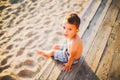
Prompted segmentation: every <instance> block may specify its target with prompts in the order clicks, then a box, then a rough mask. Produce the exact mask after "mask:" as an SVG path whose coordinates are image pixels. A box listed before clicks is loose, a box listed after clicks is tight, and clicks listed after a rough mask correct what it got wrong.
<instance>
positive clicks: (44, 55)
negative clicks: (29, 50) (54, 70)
mask: <svg viewBox="0 0 120 80" xmlns="http://www.w3.org/2000/svg"><path fill="white" fill-rule="evenodd" d="M38 54H40V55H42V56H43V57H44V58H45V59H46V60H48V58H49V55H47V53H45V52H44V51H38Z"/></svg>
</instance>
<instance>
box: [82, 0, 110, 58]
mask: <svg viewBox="0 0 120 80" xmlns="http://www.w3.org/2000/svg"><path fill="white" fill-rule="evenodd" d="M110 2H111V0H109V1H107V0H103V2H102V3H101V5H100V7H99V9H98V11H97V13H96V15H95V16H94V18H93V20H92V21H91V24H90V26H89V28H88V29H87V31H86V32H85V34H84V36H83V37H82V41H83V46H84V48H83V56H84V57H85V56H86V54H87V52H88V50H89V48H90V46H91V45H92V42H93V40H94V38H95V36H96V34H97V31H98V29H99V26H100V25H101V23H102V21H103V19H104V17H105V15H106V12H107V10H108V7H109V5H110Z"/></svg>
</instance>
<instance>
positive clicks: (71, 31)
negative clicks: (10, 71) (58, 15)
mask: <svg viewBox="0 0 120 80" xmlns="http://www.w3.org/2000/svg"><path fill="white" fill-rule="evenodd" d="M63 29H64V30H63V33H64V36H65V37H66V38H69V39H72V38H74V37H75V36H76V34H77V33H78V31H79V29H77V28H76V26H75V25H74V24H70V23H68V22H66V23H64V26H63Z"/></svg>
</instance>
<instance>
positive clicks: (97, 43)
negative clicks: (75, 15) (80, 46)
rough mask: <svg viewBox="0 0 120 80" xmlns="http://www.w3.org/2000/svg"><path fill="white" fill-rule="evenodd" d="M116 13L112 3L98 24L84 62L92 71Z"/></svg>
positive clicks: (96, 64) (94, 68)
mask: <svg viewBox="0 0 120 80" xmlns="http://www.w3.org/2000/svg"><path fill="white" fill-rule="evenodd" d="M109 1H110V0H109ZM107 5H110V2H109V3H108V4H106V6H107ZM107 8H108V6H107ZM117 14H118V9H116V8H115V6H114V5H113V6H112V7H111V8H110V9H109V11H108V12H107V14H106V16H105V19H104V21H103V24H102V25H101V26H100V29H99V30H98V33H97V35H96V37H95V39H94V42H93V44H92V46H91V47H90V49H89V51H88V53H87V55H86V58H85V59H86V62H87V63H88V65H89V66H90V67H91V69H92V70H93V72H95V71H96V68H97V66H98V64H99V61H100V58H101V56H102V53H103V50H104V48H105V45H106V43H107V40H108V38H109V35H110V32H111V29H112V26H113V24H114V22H115V19H116V17H117ZM101 16H102V14H101Z"/></svg>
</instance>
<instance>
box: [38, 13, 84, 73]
mask: <svg viewBox="0 0 120 80" xmlns="http://www.w3.org/2000/svg"><path fill="white" fill-rule="evenodd" d="M79 25H80V18H79V17H78V15H77V14H75V13H71V14H69V15H68V16H67V17H66V18H65V21H64V26H63V29H64V30H63V33H64V36H65V37H66V39H67V44H66V45H54V46H53V47H52V50H50V51H49V52H45V51H39V52H38V53H39V54H40V55H42V56H43V57H44V58H46V59H48V58H49V57H51V56H54V58H55V59H56V60H59V61H61V62H65V63H66V64H65V66H64V67H63V69H62V70H63V71H68V70H70V68H71V66H72V64H75V63H77V62H78V60H79V59H80V56H81V54H82V42H81V39H80V37H79V36H78V34H77V33H78V31H79Z"/></svg>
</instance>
